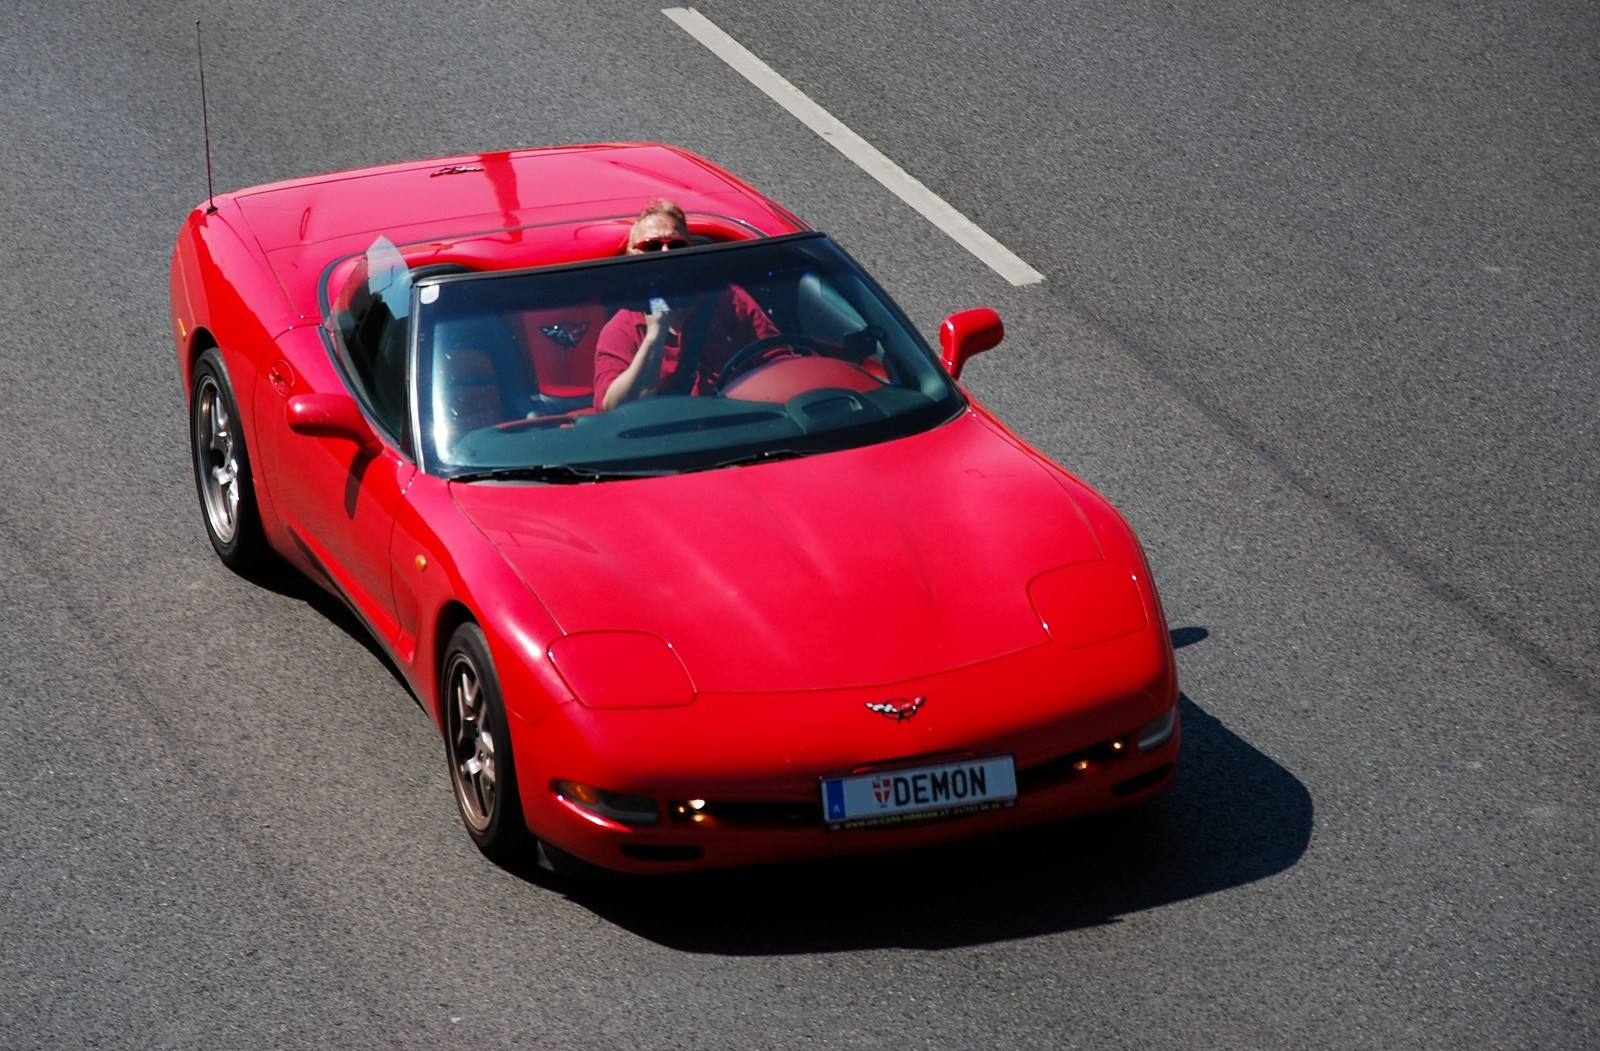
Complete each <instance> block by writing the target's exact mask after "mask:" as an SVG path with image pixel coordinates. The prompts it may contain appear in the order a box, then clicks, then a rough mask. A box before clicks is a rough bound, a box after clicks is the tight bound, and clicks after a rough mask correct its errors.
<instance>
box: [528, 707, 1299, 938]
mask: <svg viewBox="0 0 1600 1051" xmlns="http://www.w3.org/2000/svg"><path fill="white" fill-rule="evenodd" d="M1180 703H1181V705H1182V715H1183V732H1184V743H1183V758H1182V761H1181V762H1180V765H1179V773H1178V776H1177V778H1176V780H1175V781H1174V784H1173V787H1172V789H1171V790H1170V791H1169V792H1168V793H1167V794H1166V795H1165V796H1163V797H1162V798H1160V799H1158V800H1156V801H1154V802H1152V803H1149V804H1145V805H1142V806H1139V807H1135V808H1132V809H1130V810H1125V811H1120V812H1117V813H1113V814H1106V815H1100V816H1096V817H1092V818H1085V819H1081V820H1077V821H1070V822H1064V823H1061V824H1056V825H1051V826H1046V827H1042V828H1035V829H1029V830H1026V831H1024V832H1017V833H1011V834H1007V835H1003V836H997V837H994V838H991V839H986V840H981V841H977V842H973V843H968V844H965V845H962V846H959V847H951V848H940V849H937V850H928V851H920V852H916V853H910V854H894V855H885V856H878V857H868V858H856V859H849V860H837V861H826V862H815V863H805V864H794V865H783V866H772V867H768V868H760V869H754V870H741V871H737V872H732V873H711V874H707V875H704V876H683V877H670V878H665V879H661V880H654V879H652V880H629V881H625V882H622V883H620V884H616V885H602V886H584V885H579V884H573V883H565V882H557V881H551V880H547V879H544V878H540V879H539V880H538V881H539V882H542V883H548V885H550V886H552V887H556V886H559V887H560V889H562V890H563V891H565V892H566V893H567V895H568V897H569V898H571V899H572V900H573V901H575V902H577V903H578V904H581V905H583V906H584V907H585V908H588V909H590V910H592V911H593V912H594V913H596V914H597V915H599V916H601V917H603V918H604V919H606V920H608V921H610V922H612V923H615V924H617V925H618V926H619V927H622V928H625V929H627V930H629V931H632V932H633V933H635V934H637V935H638V936H640V937H643V938H648V939H649V940H651V941H653V942H656V943H658V944H661V945H664V946H667V947H669V948H673V949H678V950H681V951H683V952H692V953H715V954H719V955H730V956H742V955H748V956H756V955H782V954H790V953H816V952H836V951H850V950H859V949H873V948H885V947H906V948H923V949H942V948H953V947H959V946H971V945H983V944H988V943H992V942H998V941H1006V940H1010V939H1016V938H1028V937H1035V936H1038V935H1042V934H1054V933H1059V932H1062V931H1069V930H1075V929H1079V928H1084V927H1092V926H1097V925H1101V924H1108V923H1115V922H1118V918H1119V917H1121V916H1125V915H1128V914H1129V913H1134V912H1139V911H1142V910H1145V909H1150V908H1154V907H1157V906H1161V905H1167V904H1170V903H1173V902H1176V901H1182V900H1184V899H1187V898H1193V897H1197V896H1199V895H1203V894H1211V893H1214V892H1216V891H1220V890H1226V889H1228V888H1229V887H1236V886H1240V885H1243V884H1246V883H1250V882H1253V881H1255V880H1259V879H1265V878H1267V877H1269V876H1272V875H1275V874H1277V873H1279V872H1283V871H1285V870H1286V869H1288V868H1290V867H1292V866H1293V865H1294V864H1295V863H1296V862H1297V861H1298V860H1299V859H1300V857H1301V855H1302V854H1304V852H1305V849H1306V846H1307V844H1308V843H1309V842H1310V839H1311V828H1312V811H1313V807H1312V800H1311V795H1310V793H1309V792H1308V791H1307V790H1306V788H1305V786H1304V785H1303V784H1301V783H1300V781H1299V780H1297V779H1296V778H1295V777H1294V775H1292V774H1291V773H1289V771H1287V770H1285V769H1284V768H1283V767H1282V766H1280V765H1278V764H1277V763H1275V762H1273V761H1272V760H1271V759H1269V758H1268V757H1267V756H1265V755H1263V754H1262V753H1261V752H1259V751H1257V750H1256V749H1255V748H1252V747H1251V746H1250V745H1249V743H1248V742H1246V741H1244V740H1243V739H1242V738H1240V737H1239V736H1238V735H1236V734H1234V733H1232V732H1231V731H1230V730H1228V728H1227V727H1226V726H1224V725H1223V724H1222V723H1221V722H1220V721H1219V720H1217V719H1216V718H1214V717H1213V716H1211V715H1208V714H1207V713H1206V712H1205V711H1203V710H1202V709H1201V708H1200V707H1199V706H1198V705H1197V704H1195V703H1194V702H1193V701H1192V700H1190V699H1189V698H1188V697H1183V698H1181V699H1180Z"/></svg>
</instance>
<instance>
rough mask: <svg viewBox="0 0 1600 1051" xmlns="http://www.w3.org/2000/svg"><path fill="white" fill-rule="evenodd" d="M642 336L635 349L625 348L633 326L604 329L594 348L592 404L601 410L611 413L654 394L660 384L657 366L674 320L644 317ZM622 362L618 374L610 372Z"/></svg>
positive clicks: (634, 329) (662, 316)
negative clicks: (622, 405)
mask: <svg viewBox="0 0 1600 1051" xmlns="http://www.w3.org/2000/svg"><path fill="white" fill-rule="evenodd" d="M644 318H645V322H644V335H643V338H642V339H641V340H640V341H639V344H638V346H636V347H631V348H630V347H629V346H628V344H629V343H631V342H632V340H633V338H634V333H635V332H637V326H636V325H629V326H627V327H626V328H623V327H622V326H617V328H615V329H613V328H612V326H610V325H608V326H607V331H605V332H602V333H601V336H600V344H599V346H598V347H597V348H596V354H595V362H596V375H595V392H596V398H595V404H596V407H597V408H599V409H602V410H610V409H615V408H616V407H617V406H619V405H621V404H622V403H623V402H625V401H631V400H633V399H634V398H643V397H647V396H649V395H651V394H654V393H655V392H656V387H657V385H659V384H660V382H661V362H662V358H663V355H664V352H665V350H666V345H667V337H668V334H669V332H670V329H671V325H670V322H671V321H673V320H674V315H673V314H672V313H664V314H648V315H645V316H644ZM621 361H626V362H627V364H626V365H625V366H624V367H623V368H622V369H621V370H620V371H616V372H614V373H613V372H612V370H613V369H614V368H615V366H616V364H617V363H618V362H621Z"/></svg>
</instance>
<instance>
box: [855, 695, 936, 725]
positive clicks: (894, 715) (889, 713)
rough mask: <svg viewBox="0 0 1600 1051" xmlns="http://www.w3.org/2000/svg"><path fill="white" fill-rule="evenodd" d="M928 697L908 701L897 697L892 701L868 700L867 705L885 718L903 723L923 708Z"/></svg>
mask: <svg viewBox="0 0 1600 1051" xmlns="http://www.w3.org/2000/svg"><path fill="white" fill-rule="evenodd" d="M927 699H928V698H926V697H917V698H915V699H913V700H909V701H907V700H902V699H900V698H898V697H897V698H895V699H894V700H892V701H868V702H867V707H868V708H869V709H871V710H872V711H875V712H877V713H878V714H879V715H881V716H883V717H884V718H887V719H893V720H894V721H895V722H897V723H903V722H905V721H906V720H907V719H909V718H911V717H912V716H913V715H916V714H917V712H918V711H919V710H920V709H921V708H922V704H923V702H924V701H926V700H927Z"/></svg>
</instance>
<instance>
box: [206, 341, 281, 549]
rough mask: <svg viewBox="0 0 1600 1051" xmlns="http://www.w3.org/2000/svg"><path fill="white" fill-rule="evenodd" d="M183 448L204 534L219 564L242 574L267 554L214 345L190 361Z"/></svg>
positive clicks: (235, 413) (240, 432)
mask: <svg viewBox="0 0 1600 1051" xmlns="http://www.w3.org/2000/svg"><path fill="white" fill-rule="evenodd" d="M189 450H190V453H191V457H190V458H191V459H192V460H193V461H194V484H195V490H196V491H197V492H198V493H199V496H200V517H201V519H202V520H203V521H204V522H205V526H206V535H207V536H208V537H210V538H211V546H212V547H213V548H215V549H216V552H217V557H218V558H220V559H222V561H223V564H224V565H226V566H227V567H228V568H230V569H233V570H235V571H243V570H246V569H249V568H250V567H251V566H254V565H255V564H256V563H258V562H260V561H261V559H262V558H263V557H264V556H265V555H266V553H267V539H266V535H265V534H264V533H263V532H262V529H261V509H260V507H259V506H258V505H257V504H256V491H255V477H254V475H252V474H251V471H250V455H249V451H248V450H247V449H246V447H245V441H244V429H243V427H242V426H241V421H240V418H239V404H238V402H237V401H235V400H234V397H233V386H232V385H231V384H230V383H229V382H228V373H227V371H226V370H225V369H224V368H223V365H222V355H221V354H220V353H219V352H218V351H217V349H216V348H215V347H213V348H211V349H210V350H208V351H206V352H205V353H204V354H202V355H200V360H199V361H197V362H195V367H194V383H193V386H192V387H191V388H190V390H189Z"/></svg>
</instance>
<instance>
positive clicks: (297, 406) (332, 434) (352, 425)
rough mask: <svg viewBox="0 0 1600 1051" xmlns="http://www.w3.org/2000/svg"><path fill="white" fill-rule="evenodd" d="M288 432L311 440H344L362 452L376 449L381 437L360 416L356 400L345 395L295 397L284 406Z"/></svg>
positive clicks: (363, 417)
mask: <svg viewBox="0 0 1600 1051" xmlns="http://www.w3.org/2000/svg"><path fill="white" fill-rule="evenodd" d="M283 414H284V417H285V419H286V420H287V422H288V424H289V429H290V430H291V431H293V432H294V433H296V434H304V435H306V436H307V437H311V438H343V439H345V440H346V441H349V442H354V443H355V444H356V445H359V446H361V447H362V448H363V449H366V448H371V447H375V446H377V444H378V436H377V435H376V434H374V433H373V432H372V425H371V424H370V423H368V422H367V418H366V417H365V416H363V415H361V407H360V406H358V405H357V404H356V403H355V399H354V398H351V397H348V396H346V395H343V394H296V395H295V396H294V397H292V398H290V399H289V401H288V403H287V404H285V405H284V409H283Z"/></svg>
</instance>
